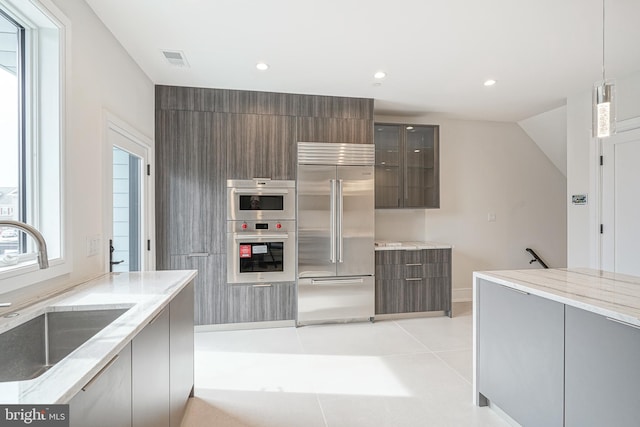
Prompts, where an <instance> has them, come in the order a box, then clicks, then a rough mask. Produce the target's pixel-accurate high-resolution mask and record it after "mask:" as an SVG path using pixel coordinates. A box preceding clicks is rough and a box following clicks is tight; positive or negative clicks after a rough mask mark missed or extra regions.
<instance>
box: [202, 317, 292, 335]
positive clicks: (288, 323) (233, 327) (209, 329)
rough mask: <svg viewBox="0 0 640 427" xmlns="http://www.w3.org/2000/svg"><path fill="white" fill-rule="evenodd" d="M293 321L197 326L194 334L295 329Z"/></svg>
mask: <svg viewBox="0 0 640 427" xmlns="http://www.w3.org/2000/svg"><path fill="white" fill-rule="evenodd" d="M295 326H296V321H295V320H274V321H270V322H243V323H220V324H217V325H197V326H195V327H194V330H195V332H196V333H197V332H215V331H238V330H243V329H270V328H290V327H295Z"/></svg>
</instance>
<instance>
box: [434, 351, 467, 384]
mask: <svg viewBox="0 0 640 427" xmlns="http://www.w3.org/2000/svg"><path fill="white" fill-rule="evenodd" d="M440 353H444V352H440ZM433 355H434V356H435V357H436V358H437V359H438V360H439V361H441V362H442V363H444V364H445V365H446V366H447V368H449V369H450V370H452V371H453V372H455V374H456V375H457V376H459V377H460V378H462V380H463V381H464V382H466V383H467V384H473V383H472V382H471V381H469V380H468V379H466V378H465V377H464V375H462V374H461V373H460V372H458V370H457V369H455V368H454V367H453V366H451V365H449V364H448V363H447V361H446V360H444V359H443V358H441V357H440V356H438V353H437V352H433Z"/></svg>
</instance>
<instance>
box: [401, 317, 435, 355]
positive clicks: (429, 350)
mask: <svg viewBox="0 0 640 427" xmlns="http://www.w3.org/2000/svg"><path fill="white" fill-rule="evenodd" d="M393 323H394V325H396V326H397V327H399V328H400V329H401V330H402V331H403V332H404V333H405V334H407V335H409V336H410V337H411V338H413V340H414V341H416V342H417V343H418V344H420V345H421V346H422V347H424V348H425V349H426V350H427V351H428V352H429V353H433V350H431V349H430V348H429V347H427V346H426V344H424V343H423V342H422V341H420V340H419V339H418V338H416V337H415V336H414V335H413V334H412V333H411V332H409V331H407V330H406V329H405V328H403V327H402V325H400V324H399V323H398V322H396V321H395V320H394V321H393Z"/></svg>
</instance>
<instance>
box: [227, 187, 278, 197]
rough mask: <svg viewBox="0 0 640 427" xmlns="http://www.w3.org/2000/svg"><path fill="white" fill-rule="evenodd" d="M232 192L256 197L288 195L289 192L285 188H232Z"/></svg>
mask: <svg viewBox="0 0 640 427" xmlns="http://www.w3.org/2000/svg"><path fill="white" fill-rule="evenodd" d="M233 192H234V193H236V194H249V195H256V196H270V195H272V194H278V195H280V194H289V190H287V189H286V188H282V189H280V188H234V189H233Z"/></svg>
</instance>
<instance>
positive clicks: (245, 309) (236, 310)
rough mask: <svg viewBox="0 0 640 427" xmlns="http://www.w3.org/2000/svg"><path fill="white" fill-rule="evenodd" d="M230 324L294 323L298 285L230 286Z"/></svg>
mask: <svg viewBox="0 0 640 427" xmlns="http://www.w3.org/2000/svg"><path fill="white" fill-rule="evenodd" d="M227 296H228V298H229V300H228V305H229V307H231V309H230V311H229V313H228V321H229V322H232V323H237V322H265V321H278V320H295V318H296V285H295V283H293V282H292V283H255V284H229V285H227Z"/></svg>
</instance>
